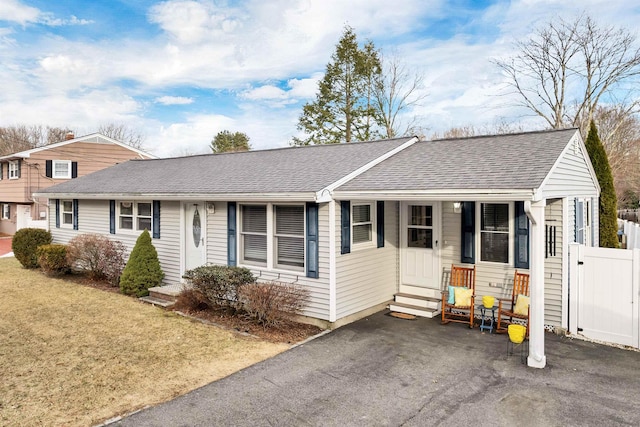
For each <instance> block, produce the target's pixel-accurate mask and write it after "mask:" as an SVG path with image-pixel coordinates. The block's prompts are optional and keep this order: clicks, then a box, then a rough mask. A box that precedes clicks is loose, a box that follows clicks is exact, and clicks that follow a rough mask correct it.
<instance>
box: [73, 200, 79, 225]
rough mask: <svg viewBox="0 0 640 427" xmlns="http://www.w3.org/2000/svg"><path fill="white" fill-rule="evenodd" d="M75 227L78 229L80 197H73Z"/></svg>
mask: <svg viewBox="0 0 640 427" xmlns="http://www.w3.org/2000/svg"><path fill="white" fill-rule="evenodd" d="M72 209H73V229H74V230H77V229H78V199H73V208H72Z"/></svg>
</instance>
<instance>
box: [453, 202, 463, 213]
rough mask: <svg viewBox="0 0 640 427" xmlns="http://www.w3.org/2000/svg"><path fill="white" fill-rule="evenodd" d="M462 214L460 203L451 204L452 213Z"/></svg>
mask: <svg viewBox="0 0 640 427" xmlns="http://www.w3.org/2000/svg"><path fill="white" fill-rule="evenodd" d="M460 212H462V202H453V213H460Z"/></svg>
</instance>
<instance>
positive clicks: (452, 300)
mask: <svg viewBox="0 0 640 427" xmlns="http://www.w3.org/2000/svg"><path fill="white" fill-rule="evenodd" d="M456 288H457V289H469V288H467V287H466V286H463V287H459V286H449V298H448V299H447V304H451V305H454V304H455V303H456V293H455V289H456Z"/></svg>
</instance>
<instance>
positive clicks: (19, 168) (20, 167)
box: [18, 160, 22, 178]
mask: <svg viewBox="0 0 640 427" xmlns="http://www.w3.org/2000/svg"><path fill="white" fill-rule="evenodd" d="M21 169H22V160H18V178H20V171H21Z"/></svg>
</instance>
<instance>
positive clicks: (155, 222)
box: [151, 200, 160, 239]
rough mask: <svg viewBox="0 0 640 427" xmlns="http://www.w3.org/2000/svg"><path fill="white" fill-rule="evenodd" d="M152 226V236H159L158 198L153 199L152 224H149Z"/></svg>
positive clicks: (157, 237)
mask: <svg viewBox="0 0 640 427" xmlns="http://www.w3.org/2000/svg"><path fill="white" fill-rule="evenodd" d="M151 228H153V238H154V239H159V238H160V200H154V201H153V224H152V225H151Z"/></svg>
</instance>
